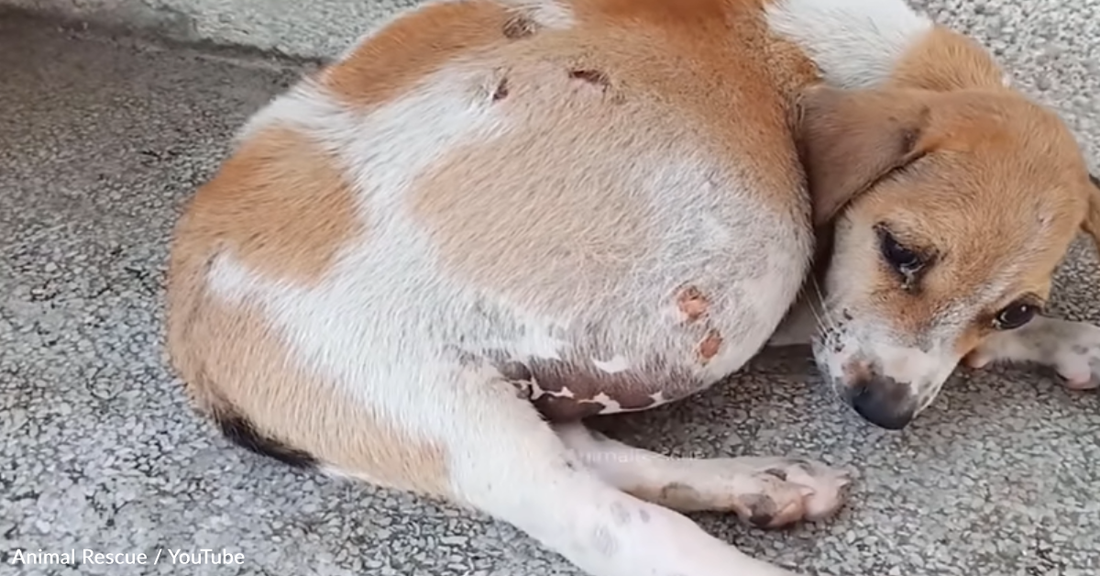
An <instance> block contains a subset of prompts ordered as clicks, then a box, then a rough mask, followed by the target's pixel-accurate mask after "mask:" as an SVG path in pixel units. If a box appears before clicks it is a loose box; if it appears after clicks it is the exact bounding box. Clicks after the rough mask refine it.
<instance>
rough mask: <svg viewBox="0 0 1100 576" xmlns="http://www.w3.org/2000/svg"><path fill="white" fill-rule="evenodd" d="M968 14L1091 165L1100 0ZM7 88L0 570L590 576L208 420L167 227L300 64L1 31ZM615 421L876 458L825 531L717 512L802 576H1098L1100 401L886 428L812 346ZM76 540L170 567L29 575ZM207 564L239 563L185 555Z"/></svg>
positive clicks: (1057, 396) (1032, 392)
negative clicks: (167, 315) (166, 307)
mask: <svg viewBox="0 0 1100 576" xmlns="http://www.w3.org/2000/svg"><path fill="white" fill-rule="evenodd" d="M947 6H948V5H947V4H945V3H943V2H942V0H938V1H937V2H936V4H935V6H934V7H933V8H934V10H933V12H934V13H935V14H937V15H938V16H939V17H940V18H941V19H942V20H944V21H946V22H948V23H951V24H954V25H957V26H959V27H960V28H963V29H965V30H969V31H971V32H973V33H974V34H975V35H976V36H978V37H979V38H980V39H981V40H982V41H983V42H986V43H987V44H988V45H990V46H992V47H994V48H995V50H996V51H997V53H998V55H999V57H1000V58H1001V59H1002V60H1003V61H1004V62H1005V63H1006V64H1007V65H1008V66H1009V68H1010V69H1011V70H1012V72H1013V73H1014V74H1015V75H1016V76H1017V79H1018V80H1019V81H1020V83H1021V84H1022V85H1023V86H1025V88H1026V89H1027V90H1029V91H1031V92H1032V93H1033V94H1034V95H1036V96H1037V97H1038V98H1040V99H1041V100H1043V101H1044V102H1047V103H1048V104H1051V105H1053V106H1056V107H1057V108H1059V109H1060V111H1061V112H1062V113H1063V115H1064V117H1065V118H1066V120H1067V121H1068V122H1069V123H1070V125H1071V126H1072V127H1073V128H1074V130H1075V131H1076V132H1077V133H1078V134H1079V135H1080V137H1081V141H1082V144H1083V145H1084V146H1086V148H1087V150H1088V151H1089V152H1090V154H1091V160H1092V161H1093V165H1094V166H1095V165H1096V160H1098V159H1100V109H1098V106H1100V97H1098V96H1097V94H1100V70H1098V66H1100V33H1098V32H1097V28H1096V24H1095V23H1096V22H1100V3H1097V2H1094V1H1093V2H1083V1H1081V0H1073V1H1063V2H1058V3H1055V2H1053V0H1050V1H1044V0H1023V1H1017V2H1014V3H1012V5H1011V7H1010V5H1009V3H1008V2H1006V3H1004V4H999V3H993V2H963V1H962V0H957V1H953V2H951V3H950V6H955V7H956V8H949V7H947ZM961 6H965V8H958V7H961ZM1090 30H1091V32H1090ZM0 72H2V73H0V437H2V438H3V439H4V441H3V443H2V444H0V560H3V561H4V563H3V564H0V573H2V574H9V573H14V574H31V575H42V574H84V575H88V574H111V575H116V574H211V575H213V574H217V575H223V574H236V575H250V576H251V575H261V574H293V575H311V574H318V575H325V576H328V575H333V576H335V575H344V574H369V575H372V576H373V575H377V576H383V575H415V576H419V575H432V576H467V575H475V574H476V575H483V576H487V575H495V576H551V575H559V576H560V575H574V576H576V575H577V574H578V573H577V572H576V571H574V570H572V569H571V568H570V567H569V566H567V565H566V564H564V563H563V562H562V561H561V560H560V558H558V557H556V556H555V555H553V554H549V553H547V552H545V551H543V550H541V549H540V548H539V547H538V546H536V545H534V544H533V543H532V542H531V541H530V540H528V539H526V538H525V537H523V536H521V535H519V534H517V532H516V531H515V530H513V529H511V528H510V527H508V526H505V525H502V524H500V523H495V522H491V521H487V520H486V519H485V518H482V517H478V516H476V515H472V514H469V513H466V512H461V511H458V510H456V509H454V508H452V507H449V506H446V505H439V504H436V503H432V502H428V501H425V500H420V499H416V498H413V497H410V496H406V495H402V494H397V493H392V492H388V491H383V490H377V489H372V488H370V487H366V486H363V485H359V484H355V483H352V482H344V481H336V480H330V479H325V478H322V477H319V476H317V475H314V474H310V473H299V472H295V471H293V470H290V469H288V468H286V467H284V466H282V465H280V464H278V463H275V462H273V461H270V460H266V459H262V458H259V457H256V456H253V455H251V454H250V453H246V452H245V451H243V450H241V449H238V448H234V447H231V446H230V445H228V443H227V442H226V441H224V440H222V439H221V438H220V437H218V436H216V435H215V434H214V433H213V432H212V431H211V429H210V428H208V427H207V426H206V425H205V424H204V423H202V422H200V421H199V420H198V419H196V418H195V417H194V416H193V415H192V413H191V412H190V411H189V409H188V408H187V406H186V404H185V402H184V400H183V398H182V395H181V392H180V388H179V386H178V383H177V382H176V381H175V380H174V378H173V376H172V375H171V373H170V372H169V371H167V369H166V367H165V364H164V362H163V358H162V353H161V348H160V335H161V333H160V326H161V320H162V310H161V305H162V300H161V285H162V281H163V271H164V259H165V254H166V241H167V235H168V233H169V229H170V227H171V225H172V223H173V219H174V217H175V215H176V214H177V210H178V208H179V205H180V202H181V201H183V200H184V199H185V198H187V197H188V196H189V195H190V194H191V193H192V191H193V189H194V188H195V186H196V185H198V184H200V183H201V182H202V181H203V180H204V178H206V177H207V176H208V175H209V174H210V173H211V171H212V170H213V169H214V168H215V167H216V165H217V162H218V161H219V159H220V157H221V155H222V153H223V152H224V150H225V146H226V141H227V138H228V137H229V135H230V133H231V132H232V131H233V130H234V128H236V127H237V126H238V125H239V124H240V123H241V122H242V121H243V120H244V119H245V117H246V115H247V114H249V113H250V112H251V111H253V110H255V109H256V108H257V107H258V106H260V105H261V104H262V103H263V102H264V101H265V100H266V99H267V98H268V97H270V96H271V95H272V94H274V93H275V92H276V91H278V90H279V89H281V88H282V87H284V86H286V85H287V83H288V82H289V81H291V80H292V79H293V78H294V77H295V76H296V74H297V71H296V70H294V69H291V68H289V67H288V66H284V65H281V64H279V63H278V62H274V61H261V60H258V59H253V60H243V59H233V58H229V57H225V56H223V55H215V54H202V53H198V52H190V51H186V50H178V49H177V50H171V51H168V50H162V49H158V48H156V47H154V46H150V45H145V44H140V43H136V42H132V41H128V40H125V39H117V38H116V39H112V38H107V37H101V36H96V35H94V34H88V33H74V32H66V31H63V30H60V29H58V28H57V27H54V26H50V25H47V24H42V23H38V22H31V21H27V20H23V19H18V18H11V17H8V18H0ZM1098 278H1100V269H1098V267H1097V264H1096V259H1095V256H1094V255H1093V254H1092V252H1091V249H1089V248H1087V247H1085V245H1084V243H1081V244H1080V245H1079V246H1078V248H1077V249H1076V250H1075V252H1074V254H1073V255H1072V257H1071V258H1070V261H1069V262H1068V263H1067V265H1066V266H1065V267H1064V269H1063V270H1062V272H1061V275H1060V282H1059V285H1058V289H1057V299H1056V308H1057V311H1058V312H1059V313H1061V314H1065V315H1068V316H1071V317H1074V318H1078V319H1089V320H1091V321H1093V322H1100V281H1098ZM613 425H614V428H616V429H617V430H618V434H619V435H620V436H622V437H624V438H625V439H627V440H629V441H632V442H635V443H637V444H639V445H643V446H647V447H651V448H654V449H658V450H663V451H668V452H670V453H675V454H685V455H700V456H712V455H732V454H745V453H749V454H801V455H805V456H809V457H815V458H820V459H822V460H825V461H827V462H830V463H833V464H835V465H839V466H844V467H848V468H851V469H853V470H855V471H856V472H857V474H858V477H859V480H858V483H857V485H856V487H855V492H854V500H853V502H852V503H851V505H850V506H849V507H848V508H847V509H845V511H844V512H843V513H842V514H841V515H840V516H839V517H837V518H836V519H833V520H831V521H828V522H824V523H821V524H819V525H807V526H801V527H798V528H795V529H792V530H785V531H779V532H762V531H759V530H753V529H748V528H744V527H742V526H741V525H740V524H739V523H737V522H736V521H735V520H733V519H731V518H728V517H723V516H718V515H698V516H696V517H697V518H698V519H699V520H700V522H702V523H703V525H704V526H705V527H706V528H707V529H708V530H710V531H712V532H714V533H715V534H718V535H720V536H721V537H723V538H726V539H728V540H730V541H732V542H736V543H737V544H738V545H739V546H742V547H743V548H744V549H746V550H747V551H749V552H750V553H752V554H754V555H757V556H759V557H763V558H767V559H770V560H772V561H775V562H778V563H780V564H783V565H786V566H790V567H796V568H799V569H801V570H804V571H805V572H806V573H807V574H815V573H816V574H819V575H845V576H853V575H864V574H866V575H874V576H917V575H924V574H928V575H966V576H987V575H988V576H1055V575H1057V576H1085V575H1091V576H1095V575H1097V574H1100V464H1098V462H1100V396H1098V395H1097V394H1095V393H1091V394H1082V393H1070V392H1067V391H1064V390H1063V389H1062V388H1061V387H1060V385H1059V384H1058V383H1057V382H1056V381H1055V380H1053V379H1052V378H1051V376H1050V375H1049V374H1048V373H1046V372H1036V371H1033V370H1016V369H1011V370H999V371H984V372H980V373H975V372H969V371H960V373H959V374H958V376H957V377H956V378H954V379H953V380H952V381H951V382H950V383H949V385H948V386H947V389H946V391H945V392H944V394H943V396H942V397H941V398H940V400H939V401H938V402H937V403H936V404H935V406H934V407H933V408H932V409H931V410H930V411H929V412H928V413H927V414H926V415H924V416H922V417H921V418H920V419H919V421H918V422H917V423H916V424H915V425H914V426H912V427H911V428H910V429H908V430H906V431H904V432H902V433H891V432H886V431H883V430H879V429H874V428H871V427H870V426H868V425H866V424H864V423H862V422H860V421H859V420H858V419H857V418H856V417H855V416H854V415H853V414H852V413H851V412H850V411H849V410H848V409H846V408H844V407H842V406H840V405H839V404H838V403H837V402H835V401H834V400H832V398H831V397H830V394H829V393H828V392H826V391H825V390H824V388H823V387H822V386H821V385H820V384H819V383H818V382H817V380H816V376H814V375H813V371H812V369H811V367H810V364H809V362H808V361H807V359H806V358H804V357H801V356H798V355H791V356H787V357H780V356H769V357H765V358H763V359H761V360H760V361H759V362H757V363H755V365H754V366H753V367H752V369H751V370H750V371H749V372H748V373H747V374H745V375H742V376H739V377H738V378H736V379H735V380H734V381H732V382H730V383H729V384H728V385H724V386H719V387H717V388H715V389H713V390H711V391H710V392H708V393H706V394H703V395H700V396H699V397H696V398H693V399H691V400H689V401H686V402H683V403H681V404H678V405H674V406H671V407H668V408H665V409H661V410H658V411H655V412H653V413H649V414H642V415H635V416H631V417H624V418H619V419H617V420H615V421H614V422H613ZM83 548H88V549H91V550H93V551H95V552H100V553H119V552H122V553H139V552H144V553H147V554H148V555H149V558H150V559H151V558H152V557H153V556H154V555H156V554H157V553H158V550H159V551H160V554H161V557H160V560H159V563H158V564H156V565H146V566H121V567H120V566H107V565H83V566H80V567H79V568H77V567H64V566H61V567H59V566H52V567H44V566H16V567H15V568H16V569H15V571H14V572H11V571H10V570H11V567H10V562H11V560H12V559H14V557H15V556H14V555H15V554H16V551H17V550H19V549H22V550H26V551H29V552H38V551H43V552H59V553H60V552H67V551H69V550H72V549H76V550H77V552H78V555H80V554H81V552H80V550H81V549H83ZM202 548H213V549H221V548H225V549H227V550H228V551H230V552H233V553H239V554H241V555H242V556H241V558H242V560H243V563H242V564H240V565H233V566H213V565H205V566H183V565H180V564H178V563H175V564H174V563H173V562H172V561H171V558H172V556H171V553H170V551H176V550H180V549H182V550H184V551H197V550H199V549H202ZM177 558H179V556H177Z"/></svg>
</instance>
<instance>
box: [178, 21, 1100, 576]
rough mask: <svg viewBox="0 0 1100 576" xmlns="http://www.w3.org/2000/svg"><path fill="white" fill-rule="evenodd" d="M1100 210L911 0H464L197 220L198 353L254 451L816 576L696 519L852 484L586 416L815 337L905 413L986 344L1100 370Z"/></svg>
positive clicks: (483, 506) (291, 136) (184, 229)
mask: <svg viewBox="0 0 1100 576" xmlns="http://www.w3.org/2000/svg"><path fill="white" fill-rule="evenodd" d="M1082 228H1083V229H1084V230H1085V231H1086V232H1088V233H1089V234H1091V235H1092V236H1093V237H1096V236H1097V235H1098V233H1100V192H1098V191H1097V189H1096V188H1095V187H1094V186H1093V185H1092V184H1090V182H1089V178H1088V174H1087V170H1086V166H1085V163H1084V160H1083V158H1082V156H1081V153H1080V152H1079V150H1078V148H1077V146H1076V143H1075V141H1074V139H1073V137H1072V136H1071V134H1070V132H1069V131H1068V130H1067V129H1066V127H1064V125H1063V123H1062V122H1061V121H1060V120H1059V119H1058V118H1057V117H1056V116H1055V115H1054V114H1052V113H1051V112H1049V111H1048V110H1046V109H1044V108H1043V107H1041V106H1039V105H1037V104H1035V103H1032V102H1031V101H1029V100H1028V99H1026V98H1025V97H1023V96H1022V95H1021V94H1020V93H1018V92H1016V91H1014V90H1013V89H1012V88H1010V87H1009V86H1008V84H1007V82H1006V81H1005V78H1004V75H1003V73H1002V71H1001V70H1000V69H999V68H998V67H997V65H996V64H995V63H994V62H993V61H992V60H991V58H990V57H989V56H988V55H987V53H986V52H985V51H984V50H983V49H981V48H980V47H979V46H977V45H976V44H974V43H973V42H972V41H970V40H968V39H966V38H964V37H963V36H961V35H959V34H956V33H954V32H951V31H949V30H946V29H944V28H943V27H940V26H938V25H935V24H933V23H932V22H931V21H929V20H928V19H926V18H925V17H923V16H920V15H917V14H915V13H914V12H912V11H911V10H910V9H909V8H908V7H907V6H906V5H905V4H904V2H903V1H902V0H457V1H451V2H439V3H433V4H430V5H426V6H421V7H419V8H417V9H415V10H411V11H408V12H406V13H404V14H401V15H399V16H398V17H397V18H395V19H394V20H392V21H391V22H389V23H388V24H386V25H384V26H382V27H380V28H379V29H378V30H376V31H374V32H372V33H370V34H368V35H367V36H366V37H365V38H364V39H363V41H362V42H361V43H359V44H358V45H357V46H356V47H355V48H354V49H353V50H351V51H350V52H348V53H347V54H346V55H344V56H343V57H342V58H341V59H340V60H339V61H338V62H336V63H333V64H332V65H329V66H327V67H326V68H324V69H323V70H322V71H321V72H320V73H319V74H317V75H316V76H314V77H311V78H309V79H307V80H305V81H303V82H302V83H301V84H300V85H299V86H296V87H295V88H294V89H292V90H290V91H288V92H287V93H286V94H283V95H281V96H280V97H278V98H277V99H275V100H274V101H273V102H272V103H270V104H269V105H268V106H267V107H265V108H264V109H263V110H262V111H260V112H258V113H257V114H256V115H255V116H254V117H253V118H252V119H251V121H250V122H249V123H248V125H247V126H246V127H245V129H244V130H243V132H242V134H241V136H240V140H239V142H238V143H237V146H236V148H235V150H234V151H233V153H232V155H231V156H230V157H229V158H228V160H227V161H226V162H225V164H224V165H223V167H222V168H221V170H220V171H219V173H218V174H217V175H216V176H215V177H214V178H213V179H212V181H210V182H209V183H208V184H207V185H205V186H204V187H202V189H201V190H200V191H199V192H198V194H197V196H196V197H195V198H194V200H193V202H192V203H191V204H190V205H189V207H188V208H187V210H186V213H185V214H184V216H183V218H182V220H181V222H180V224H179V226H178V229H177V234H176V237H175V240H174V245H173V248H172V255H171V263H170V277H169V286H168V300H169V317H168V349H169V352H170V355H171V358H172V361H173V363H174V365H175V367H176V368H177V369H178V371H179V373H180V374H181V375H182V377H183V379H184V380H185V381H186V382H187V384H188V388H189V390H190V392H191V393H192V395H193V397H194V398H195V400H196V401H197V403H198V405H199V406H201V408H202V409H203V410H204V411H205V412H207V413H208V414H209V415H210V416H211V417H212V418H213V419H214V420H215V421H217V422H218V423H219V424H220V425H221V427H222V429H223V430H224V431H225V433H226V434H228V435H229V436H230V437H232V438H233V439H235V440H237V441H238V442H240V443H242V444H244V445H245V446H247V447H249V448H251V449H253V450H255V451H257V452H261V453H265V454H269V455H272V456H275V457H278V458H280V459H282V460H284V461H287V462H290V463H294V464H298V465H310V466H316V467H318V468H320V469H322V470H325V471H329V472H332V473H340V474H345V475H350V476H352V477H355V478H359V479H363V480H365V481H368V482H373V483H377V484H379V485H384V486H390V487H394V488H398V489H403V490H410V491H415V492H417V493H421V494H426V495H433V496H437V497H442V498H446V499H449V500H450V501H452V502H455V503H459V504H462V505H466V506H470V507H472V508H474V509H477V510H480V511H482V512H484V513H487V514H489V515H492V516H493V517H496V518H498V519H501V520H504V521H507V522H510V523H512V524H513V525H515V526H517V527H518V528H520V529H522V530H523V531H525V532H526V533H527V534H529V535H531V536H532V537H533V538H535V539H537V540H538V541H539V542H541V543H542V544H543V545H545V546H547V547H548V548H550V549H552V550H555V551H557V552H559V553H560V554H562V555H564V556H565V557H566V558H567V559H568V560H569V561H571V562H573V563H574V564H575V565H576V566H578V567H579V568H580V569H582V570H584V571H586V572H587V573H590V574H593V575H595V576H638V575H642V574H651V575H655V576H674V575H678V576H719V575H735V574H736V575H742V576H744V575H748V576H761V575H778V574H787V572H785V571H784V570H780V569H779V568H777V567H773V566H770V565H768V564H765V563H763V562H760V561H758V560H754V559H751V558H749V557H747V556H746V555H744V554H743V553H741V552H739V551H738V550H736V549H735V548H734V547H732V546H730V545H729V544H727V543H725V542H722V541H720V540H718V539H717V538H714V537H712V536H710V535H708V534H707V533H705V532H704V531H703V530H702V529H701V528H699V527H698V526H696V525H695V524H694V523H693V522H692V521H691V520H689V519H688V518H687V517H686V516H684V515H683V514H681V512H685V511H696V510H722V511H731V512H734V513H736V514H738V515H739V516H742V517H744V518H746V519H749V520H751V521H752V522H753V523H755V524H757V525H761V526H780V525H785V524H788V523H791V522H795V521H798V520H802V519H815V518H821V517H824V516H827V515H829V514H831V513H832V512H833V511H834V510H835V509H836V508H837V507H838V506H839V505H840V504H841V500H842V497H841V494H842V492H843V488H844V487H845V485H846V484H847V482H848V480H847V478H846V476H845V474H844V473H842V472H840V471H835V470H831V469H829V468H827V467H825V466H823V465H820V464H817V463H812V462H809V463H808V462H805V461H800V460H797V459H793V458H783V457H745V458H731V459H715V460H694V459H671V458H664V457H661V456H658V455H656V454H653V453H650V452H646V451H643V450H640V449H637V448H634V447H630V446H626V445H624V444H622V443H619V442H616V441H614V440H611V439H609V438H606V437H603V436H600V435H598V434H594V433H591V432H589V431H588V430H587V429H586V428H585V426H584V425H583V424H582V423H580V420H581V419H582V418H584V417H589V416H594V415H597V414H611V413H616V412H624V411H633V410H642V409H646V408H650V407H654V406H658V405H661V404H664V403H667V402H671V401H675V400H677V399H681V398H684V397H685V396H687V395H689V394H692V393H694V392H697V391H699V390H702V389H704V388H706V387H707V386H710V385H712V384H714V383H716V382H718V381H720V380H722V379H723V378H725V377H727V376H729V375H730V374H732V373H734V372H736V371H737V370H738V369H739V368H740V367H741V366H742V365H744V364H745V363H746V361H747V360H749V359H750V358H752V357H753V356H754V355H756V354H757V353H758V352H759V351H760V350H761V349H762V348H763V347H764V346H765V345H767V344H768V343H769V341H770V342H771V343H773V344H779V343H784V342H790V341H791V336H792V334H793V335H794V336H797V337H799V338H801V339H802V340H803V341H810V340H813V342H814V343H815V345H814V353H815V357H816V359H817V362H818V364H819V365H820V367H821V369H822V371H823V372H824V374H825V375H826V377H827V380H828V381H829V382H831V383H833V385H834V386H835V387H836V389H837V391H838V392H839V394H840V395H841V397H842V398H844V399H845V400H846V401H847V402H849V403H850V404H851V405H852V406H853V407H854V408H855V410H857V411H858V412H859V413H860V414H862V415H863V416H864V417H865V418H867V419H868V420H870V421H872V422H874V423H877V424H879V425H881V426H884V427H888V428H900V427H902V426H904V425H906V423H907V422H909V421H910V420H911V419H912V418H913V417H914V416H915V415H916V414H918V413H919V412H920V411H921V410H922V409H923V408H925V407H926V406H928V405H929V403H931V402H932V401H933V398H934V397H935V396H936V394H937V392H938V390H939V389H940V387H941V386H942V384H943V382H944V381H945V380H946V379H947V378H948V375H949V374H950V373H951V372H952V371H953V370H954V369H955V368H956V366H957V364H958V363H959V362H960V361H961V360H962V359H964V358H965V357H967V356H969V357H970V358H971V359H972V361H973V362H974V363H977V364H980V363H984V362H988V361H1034V362H1039V363H1043V364H1047V365H1050V366H1053V367H1055V368H1056V369H1057V370H1058V371H1059V372H1060V373H1061V374H1062V375H1063V376H1065V377H1066V378H1067V379H1068V380H1069V381H1070V382H1071V383H1073V384H1074V385H1076V386H1079V387H1086V386H1088V385H1090V384H1094V383H1095V381H1096V380H1097V378H1098V376H1100V329H1097V328H1095V327H1093V326H1090V325H1086V324H1081V323H1074V322H1068V321H1063V320H1057V319H1053V318H1048V317H1044V316H1041V315H1038V314H1037V312H1039V311H1040V310H1041V309H1042V307H1043V303H1044V299H1045V298H1047V296H1048V293H1049V291H1050V285H1051V276H1052V273H1053V272H1054V270H1055V267H1056V266H1057V264H1058V263H1059V261H1060V260H1061V259H1062V258H1063V257H1064V255H1065V253H1066V252H1067V249H1068V247H1069V245H1070V244H1071V241H1072V240H1073V238H1074V237H1075V234H1076V233H1077V231H1078V230H1080V229H1082ZM817 232H821V233H822V236H821V238H822V239H826V238H827V240H828V241H827V243H824V244H823V243H821V242H816V243H815V238H816V237H817V234H816V233H817ZM822 246H825V247H826V248H827V250H820V248H822ZM815 250H818V251H819V252H821V254H822V259H821V260H819V263H822V264H823V265H822V266H821V268H822V270H821V273H820V275H819V277H818V278H819V284H820V288H821V290H820V292H821V293H822V294H823V297H822V298H820V300H818V299H811V300H810V302H811V303H814V304H817V307H816V309H815V308H813V307H810V308H808V309H810V310H814V311H815V312H816V316H815V315H814V314H810V313H808V312H802V313H800V312H798V309H797V308H796V307H795V306H794V305H795V303H796V301H798V300H799V295H800V293H801V292H802V288H803V285H804V281H805V280H806V279H807V278H811V277H813V276H812V271H813V269H814V268H813V267H812V260H814V254H815ZM792 310H794V312H792ZM784 318H789V319H790V321H789V322H787V323H786V324H785V326H786V327H787V328H789V329H790V330H786V331H784V330H780V331H779V332H778V333H777V329H779V328H780V325H781V323H782V321H783V320H784ZM800 318H811V319H813V320H814V321H812V322H809V323H804V322H802V321H801V319H800ZM800 327H802V328H803V330H802V331H801V333H799V330H798V328H800Z"/></svg>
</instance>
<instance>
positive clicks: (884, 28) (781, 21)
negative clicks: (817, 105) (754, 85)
mask: <svg viewBox="0 0 1100 576" xmlns="http://www.w3.org/2000/svg"><path fill="white" fill-rule="evenodd" d="M766 14H767V21H768V25H769V26H770V27H771V29H772V30H773V31H775V32H776V33H778V34H780V35H781V36H783V37H785V38H787V39H788V40H790V41H792V42H794V43H795V44H797V45H799V46H801V47H802V48H803V49H804V50H806V52H807V54H808V55H809V56H810V58H811V59H812V60H813V61H814V62H815V63H817V65H818V67H819V68H820V69H821V72H822V74H823V75H824V78H825V81H826V82H828V83H829V84H833V85H835V86H838V87H842V88H867V87H870V86H872V85H875V84H878V83H880V82H882V81H883V80H885V79H887V78H888V77H889V75H890V73H891V71H892V70H893V68H894V66H895V65H896V63H897V62H898V60H899V59H900V58H901V57H902V56H903V55H904V54H905V52H906V50H908V49H909V47H911V46H912V45H913V44H914V43H915V42H917V41H918V40H920V39H921V38H922V37H923V36H924V35H925V34H927V33H929V32H930V31H931V30H932V27H933V22H932V20H930V19H929V18H927V17H926V16H923V15H921V14H918V13H916V12H915V11H914V10H913V9H912V8H910V7H909V5H908V4H907V3H906V2H905V1H904V0H779V1H778V2H775V3H773V4H770V5H769V6H768V7H767V8H766Z"/></svg>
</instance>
